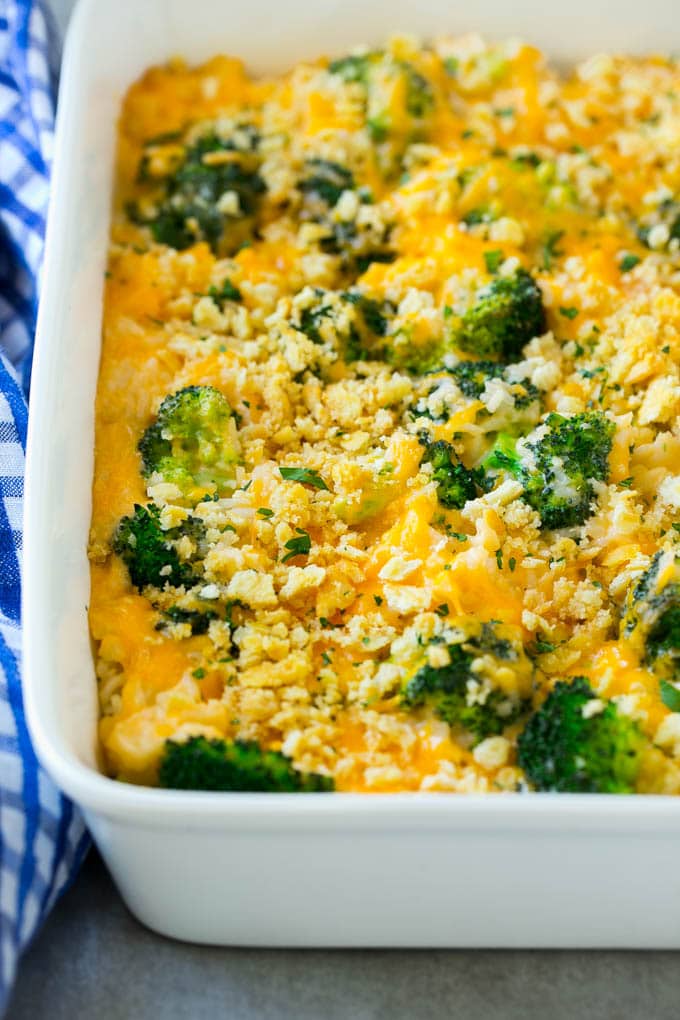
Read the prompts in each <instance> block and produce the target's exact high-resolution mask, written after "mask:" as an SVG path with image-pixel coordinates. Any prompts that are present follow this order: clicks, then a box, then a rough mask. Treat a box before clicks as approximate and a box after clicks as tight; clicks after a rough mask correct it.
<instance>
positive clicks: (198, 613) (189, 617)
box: [156, 606, 219, 634]
mask: <svg viewBox="0 0 680 1020" xmlns="http://www.w3.org/2000/svg"><path fill="white" fill-rule="evenodd" d="M213 620H219V614H218V613H216V612H215V610H214V609H204V610H199V609H182V607H181V606H170V608H169V609H164V610H163V617H162V619H161V620H159V622H158V623H157V624H156V630H165V629H166V628H167V627H168V626H170V625H171V624H176V623H188V624H189V626H190V627H191V633H192V634H207V633H208V629H209V627H210V624H211V622H212V621H213Z"/></svg>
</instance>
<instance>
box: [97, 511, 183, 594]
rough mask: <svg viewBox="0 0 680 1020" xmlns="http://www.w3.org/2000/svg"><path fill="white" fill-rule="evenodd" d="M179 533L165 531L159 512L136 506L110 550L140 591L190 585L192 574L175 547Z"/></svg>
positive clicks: (120, 528) (119, 530) (118, 532)
mask: <svg viewBox="0 0 680 1020" xmlns="http://www.w3.org/2000/svg"><path fill="white" fill-rule="evenodd" d="M178 531H179V529H172V530H171V531H163V529H162V528H161V525H160V509H159V508H158V507H157V506H156V505H155V504H154V503H150V504H149V505H148V506H140V505H139V504H135V508H134V514H133V515H132V516H131V517H123V519H122V520H121V521H120V523H119V524H118V527H117V528H116V532H115V534H114V536H113V541H112V543H111V547H112V549H113V551H114V552H115V553H116V555H118V556H120V558H121V559H122V560H123V562H124V564H125V566H126V567H127V569H128V573H129V574H130V580H131V581H132V583H133V584H134V585H135V587H136V588H138V589H139V590H140V591H141V590H142V589H143V588H146V587H147V586H148V585H152V586H153V587H154V588H163V587H165V585H171V586H172V587H174V588H177V587H178V586H179V585H186V584H190V583H191V581H192V578H193V570H192V567H191V566H190V564H188V563H183V562H181V561H180V558H179V556H178V554H177V550H176V548H175V546H174V545H173V541H172V540H173V539H176V538H178V537H179V535H178Z"/></svg>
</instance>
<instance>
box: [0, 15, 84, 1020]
mask: <svg viewBox="0 0 680 1020" xmlns="http://www.w3.org/2000/svg"><path fill="white" fill-rule="evenodd" d="M54 44H55V36H54V33H53V32H52V30H51V24H50V22H49V20H48V16H47V14H46V12H45V11H44V10H43V9H42V7H41V4H40V2H39V0H1V2H0V1015H1V1014H2V1013H3V1012H4V1009H5V1006H6V1003H7V998H8V995H9V992H10V990H11V987H12V982H13V979H14V974H15V970H16V965H17V960H18V958H19V956H20V954H21V952H22V950H23V949H24V948H25V946H26V945H27V944H28V943H29V942H30V940H31V938H32V937H33V935H34V934H35V932H36V931H37V930H38V928H39V926H40V924H41V922H42V921H43V919H44V918H45V917H46V915H47V913H48V912H49V910H50V909H51V907H52V905H53V904H54V902H55V900H56V899H57V897H58V896H59V894H60V893H61V892H62V891H63V890H64V888H65V887H66V886H67V885H68V883H69V882H70V880H71V878H72V877H73V875H74V874H75V872H76V870H77V868H78V865H79V864H80V861H81V860H82V857H83V855H84V853H85V850H86V847H87V837H86V835H85V832H84V827H83V823H82V820H81V818H80V816H79V815H78V813H77V812H76V811H75V810H74V808H73V806H72V805H71V803H70V802H69V801H68V800H67V799H66V798H65V797H64V796H63V795H62V794H61V793H60V792H59V791H58V790H57V789H56V788H55V787H54V785H53V784H52V782H51V780H50V779H49V778H48V776H47V775H46V774H45V772H44V771H43V770H42V768H41V767H40V766H39V765H38V762H37V760H36V758H35V754H34V752H33V749H32V747H31V742H30V739H29V735H28V731H27V729H26V722H25V719H24V709H23V703H22V696H21V673H20V669H21V542H22V497H23V474H24V452H25V447H26V423H27V416H28V415H27V407H26V397H25V393H26V390H27V387H28V379H29V375H30V362H31V353H32V345H33V332H34V329H35V319H36V309H37V299H38V288H39V281H40V267H41V262H42V253H43V239H44V234H45V215H46V212H47V198H48V190H49V173H50V163H51V157H52V142H53V131H54V96H55V83H56V75H55V73H54V66H55V65H54V63H52V61H53V59H54V58H56V56H57V54H56V50H55V45H54Z"/></svg>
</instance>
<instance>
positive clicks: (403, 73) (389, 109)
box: [328, 50, 434, 144]
mask: <svg viewBox="0 0 680 1020" xmlns="http://www.w3.org/2000/svg"><path fill="white" fill-rule="evenodd" d="M328 70H329V72H330V74H332V75H333V76H335V77H338V78H341V79H342V80H343V81H345V82H349V83H353V84H358V85H360V86H361V87H362V89H363V91H364V108H365V114H366V127H367V129H368V132H369V135H370V137H371V140H372V141H373V142H376V143H378V144H379V143H381V142H385V141H387V140H392V141H394V140H397V141H399V142H404V141H414V140H416V139H419V138H420V139H422V138H423V137H424V132H425V128H426V123H427V117H428V115H429V114H430V113H431V111H432V110H433V108H434V93H433V91H432V86H431V85H430V83H429V82H428V81H427V79H426V78H424V77H423V75H422V74H420V72H419V71H417V70H416V69H415V67H414V66H413V65H412V64H410V63H409V62H408V61H407V60H397V59H395V58H394V57H392V56H390V55H389V54H387V53H384V52H383V51H381V50H372V51H370V52H368V53H361V54H351V55H350V56H348V57H343V58H341V59H340V60H334V61H333V62H332V63H331V64H330V65H329V68H328ZM393 96H396V97H398V100H399V103H400V105H401V110H400V111H399V114H398V115H397V116H396V117H395V116H394V106H393V105H392V97H393Z"/></svg>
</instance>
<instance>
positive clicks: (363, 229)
mask: <svg viewBox="0 0 680 1020" xmlns="http://www.w3.org/2000/svg"><path fill="white" fill-rule="evenodd" d="M325 226H326V228H327V231H328V232H327V233H326V234H325V235H324V236H323V237H322V238H321V239H320V242H319V245H320V248H321V250H322V251H323V252H325V253H326V254H327V255H339V256H340V261H341V264H342V268H343V269H344V271H345V272H346V273H348V274H350V275H351V276H352V277H355V276H361V274H362V273H365V272H366V270H367V269H368V267H369V266H370V264H371V263H372V262H384V263H388V262H394V260H395V258H396V257H397V256H396V253H395V252H394V251H392V249H391V248H390V247H389V237H390V228H389V227H380V228H376V227H375V226H374V225H372V224H371V223H368V224H364V225H363V226H360V225H358V224H357V222H356V220H340V221H336V220H331V221H330V222H326V223H325Z"/></svg>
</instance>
